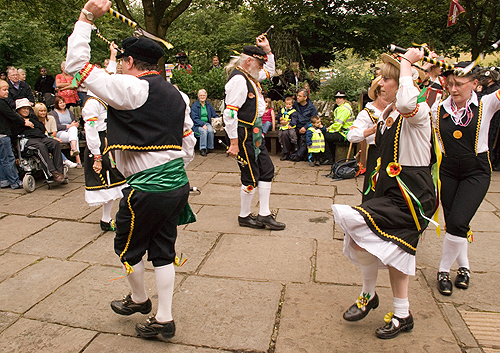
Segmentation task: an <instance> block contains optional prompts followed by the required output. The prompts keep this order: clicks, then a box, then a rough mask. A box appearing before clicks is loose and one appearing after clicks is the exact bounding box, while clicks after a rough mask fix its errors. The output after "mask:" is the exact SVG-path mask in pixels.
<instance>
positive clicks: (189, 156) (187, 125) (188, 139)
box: [179, 91, 196, 168]
mask: <svg viewBox="0 0 500 353" xmlns="http://www.w3.org/2000/svg"><path fill="white" fill-rule="evenodd" d="M179 92H180V94H181V96H182V99H184V102H185V103H186V110H185V112H184V130H183V131H184V132H186V131H189V130H192V128H193V120H192V119H191V108H190V107H189V97H188V96H187V94H185V93H184V92H181V91H179ZM195 145H196V137H194V132H193V131H191V133H190V134H189V135H188V136H184V137H183V138H182V151H183V152H184V155H183V157H182V159H183V160H184V168H186V167H187V165H188V164H189V162H191V161H192V160H193V158H194V146H195Z"/></svg>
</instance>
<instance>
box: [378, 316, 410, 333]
mask: <svg viewBox="0 0 500 353" xmlns="http://www.w3.org/2000/svg"><path fill="white" fill-rule="evenodd" d="M394 320H396V321H397V322H398V323H399V325H398V326H396V324H395V323H394ZM411 330H413V316H412V315H411V313H410V316H408V317H407V318H404V319H401V318H399V317H396V316H393V317H392V319H391V321H389V323H387V324H385V325H384V326H382V327H379V328H378V329H377V331H375V334H376V335H377V337H378V338H382V339H388V338H394V337H396V336H397V335H399V333H400V332H401V331H411Z"/></svg>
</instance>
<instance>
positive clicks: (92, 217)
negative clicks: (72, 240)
mask: <svg viewBox="0 0 500 353" xmlns="http://www.w3.org/2000/svg"><path fill="white" fill-rule="evenodd" d="M120 200H121V198H119V199H117V200H114V201H113V206H112V207H111V218H112V219H116V213H117V212H118V208H119V206H120ZM90 209H91V210H92V211H93V212H92V213H90V214H89V215H88V216H86V217H84V218H83V219H82V220H81V221H82V222H88V223H97V224H99V222H100V221H101V218H102V206H92V207H90ZM98 228H99V229H101V228H100V225H99V226H98Z"/></svg>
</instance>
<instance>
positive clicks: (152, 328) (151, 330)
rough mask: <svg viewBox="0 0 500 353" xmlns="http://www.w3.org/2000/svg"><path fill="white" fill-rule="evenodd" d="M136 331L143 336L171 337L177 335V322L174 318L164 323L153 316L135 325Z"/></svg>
mask: <svg viewBox="0 0 500 353" xmlns="http://www.w3.org/2000/svg"><path fill="white" fill-rule="evenodd" d="M135 332H137V334H138V335H139V336H140V337H141V338H146V339H148V338H153V337H156V336H158V335H161V336H162V337H163V338H165V339H169V338H172V337H174V336H175V323H174V320H172V321H168V322H165V323H164V324H162V323H160V322H158V321H156V318H155V317H154V316H152V317H150V318H149V319H147V320H146V323H144V324H137V325H135Z"/></svg>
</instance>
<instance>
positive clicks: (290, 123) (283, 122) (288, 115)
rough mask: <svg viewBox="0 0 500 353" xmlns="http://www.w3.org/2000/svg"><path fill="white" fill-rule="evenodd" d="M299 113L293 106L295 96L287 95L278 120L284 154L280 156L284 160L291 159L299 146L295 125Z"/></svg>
mask: <svg viewBox="0 0 500 353" xmlns="http://www.w3.org/2000/svg"><path fill="white" fill-rule="evenodd" d="M298 114H299V113H298V112H297V111H296V110H295V109H294V108H293V98H292V97H286V99H285V107H284V108H281V110H280V111H279V112H278V117H277V120H279V122H280V126H279V130H278V140H279V141H280V144H281V151H282V153H283V156H282V157H281V158H280V160H282V161H285V160H288V159H290V154H291V153H293V152H294V150H295V149H296V148H297V132H296V131H295V125H296V124H297V119H298Z"/></svg>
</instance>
